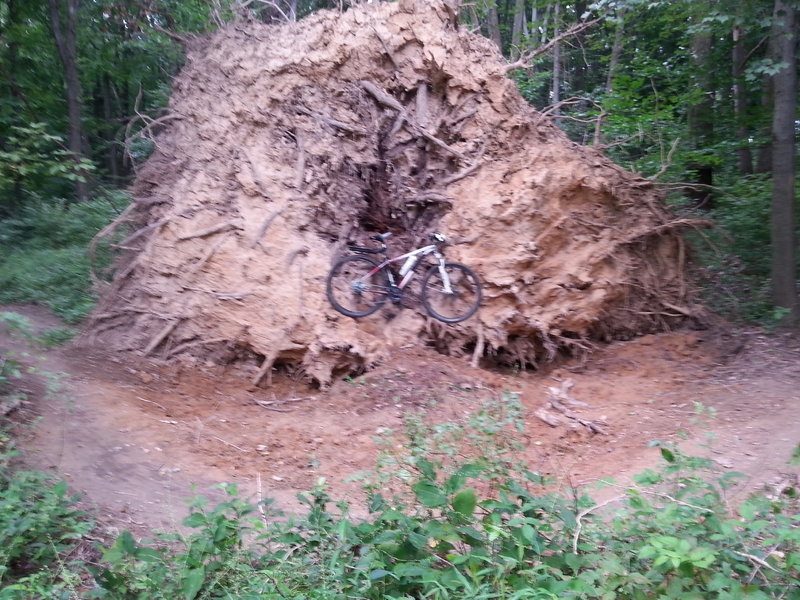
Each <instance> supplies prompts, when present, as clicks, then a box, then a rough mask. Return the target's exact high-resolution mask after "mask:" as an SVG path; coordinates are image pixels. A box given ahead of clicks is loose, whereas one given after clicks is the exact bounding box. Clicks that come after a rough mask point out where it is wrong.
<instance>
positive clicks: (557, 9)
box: [550, 2, 561, 115]
mask: <svg viewBox="0 0 800 600" xmlns="http://www.w3.org/2000/svg"><path fill="white" fill-rule="evenodd" d="M560 18H561V3H560V2H556V3H555V6H554V9H553V25H554V26H555V30H554V31H553V37H554V38H557V37H558V35H559V33H561V30H560V28H561V23H560ZM550 101H551V102H552V103H553V104H558V103H559V102H561V43H560V42H558V43H556V44H555V45H554V46H553V85H552V88H551V92H550ZM560 113H561V111H560V110H559V109H558V108H556V109H555V110H554V111H553V114H556V115H557V114H560Z"/></svg>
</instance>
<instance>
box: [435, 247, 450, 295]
mask: <svg viewBox="0 0 800 600" xmlns="http://www.w3.org/2000/svg"><path fill="white" fill-rule="evenodd" d="M436 258H438V259H439V275H441V276H442V284H443V285H444V293H445V294H452V293H453V287H452V286H451V285H450V276H449V275H448V274H447V269H445V263H444V254H442V253H441V252H436Z"/></svg>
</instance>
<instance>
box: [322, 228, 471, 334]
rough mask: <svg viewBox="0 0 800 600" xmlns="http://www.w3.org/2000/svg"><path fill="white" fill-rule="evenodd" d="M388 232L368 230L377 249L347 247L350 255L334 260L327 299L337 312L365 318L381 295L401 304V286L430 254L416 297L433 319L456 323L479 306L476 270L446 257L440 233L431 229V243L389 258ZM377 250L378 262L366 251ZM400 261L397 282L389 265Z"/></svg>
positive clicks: (380, 301) (380, 302)
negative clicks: (430, 264) (434, 260)
mask: <svg viewBox="0 0 800 600" xmlns="http://www.w3.org/2000/svg"><path fill="white" fill-rule="evenodd" d="M391 235H392V234H391V233H381V234H379V235H373V236H371V237H370V238H369V239H371V240H375V241H376V242H379V243H380V245H381V247H380V248H364V247H361V246H348V248H349V249H350V251H351V252H355V254H354V255H352V256H346V257H345V258H342V259H341V260H339V261H338V262H337V263H336V264H335V265H333V268H332V269H331V271H330V273H329V274H328V281H327V286H326V289H327V295H328V300H329V301H330V303H331V304H332V305H333V307H334V308H335V309H336V310H338V311H339V312H340V313H342V314H344V315H347V316H348V317H354V318H355V317H366V316H367V315H371V314H372V313H374V312H375V311H376V310H378V309H379V308H380V307H381V306H383V304H384V303H385V302H386V300H387V299H388V300H391V301H392V302H393V303H394V304H400V302H401V301H402V299H403V293H404V290H405V289H406V288H407V286H408V283H409V282H410V281H411V279H412V278H413V277H414V275H415V273H416V271H417V269H418V268H419V267H420V266H421V265H422V264H423V262H424V261H423V259H424V258H426V257H428V256H433V257H434V258H435V259H436V264H434V265H433V266H431V267H430V268H429V269H428V271H427V272H426V273H425V276H424V277H423V279H422V293H421V295H420V299H421V300H422V304H423V306H424V307H425V310H426V311H428V314H429V315H430V316H432V317H433V318H434V319H438V320H439V321H443V322H445V323H460V322H461V321H465V320H466V319H469V318H470V317H471V316H472V315H474V314H475V311H477V310H478V305H479V304H480V302H481V284H480V280H479V279H478V276H477V275H476V274H475V272H474V271H473V270H472V269H470V268H469V267H467V266H466V265H462V264H460V263H455V262H446V261H445V257H444V253H443V249H444V246H445V244H446V243H447V239H446V238H445V236H444V235H442V234H441V233H432V234H431V236H430V237H431V241H432V242H433V243H432V244H430V245H428V246H423V247H421V248H417V249H416V250H412V251H411V252H406V253H405V254H401V255H400V256H396V257H394V258H389V250H388V248H387V246H386V243H385V242H386V240H387V239H389V237H391ZM376 254H382V255H383V260H382V262H378V261H376V260H374V259H373V258H371V256H370V255H376ZM400 261H405V262H403V265H402V266H401V267H400V269H399V270H398V271H397V277H398V278H399V283H397V279H395V273H394V272H393V269H392V268H391V266H392V265H394V264H395V263H399V262H400Z"/></svg>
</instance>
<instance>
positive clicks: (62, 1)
mask: <svg viewBox="0 0 800 600" xmlns="http://www.w3.org/2000/svg"><path fill="white" fill-rule="evenodd" d="M48 4H49V6H50V26H51V28H52V30H53V39H54V40H55V44H56V49H57V50H58V57H59V59H60V60H61V66H62V68H63V70H64V86H65V89H66V95H67V119H68V121H69V138H68V147H69V150H70V152H71V153H72V155H73V157H74V159H75V162H76V163H77V162H80V160H81V159H82V158H83V156H84V141H83V128H82V124H81V115H82V113H83V106H82V101H81V81H80V76H79V75H78V49H77V36H78V8H79V5H80V0H48ZM79 174H80V175H81V178H80V180H78V181H76V182H75V192H76V194H77V196H78V200H80V201H84V200H87V199H88V198H89V184H88V182H87V181H86V178H87V174H86V173H85V172H80V171H79Z"/></svg>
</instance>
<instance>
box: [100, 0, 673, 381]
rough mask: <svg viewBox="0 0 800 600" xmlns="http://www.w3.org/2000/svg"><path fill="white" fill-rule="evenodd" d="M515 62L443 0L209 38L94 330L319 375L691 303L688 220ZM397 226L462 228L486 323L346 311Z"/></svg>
mask: <svg viewBox="0 0 800 600" xmlns="http://www.w3.org/2000/svg"><path fill="white" fill-rule="evenodd" d="M505 72H506V69H505V63H504V61H503V59H502V57H501V56H500V55H499V54H498V53H497V51H496V49H495V48H494V46H493V45H492V43H491V42H490V41H488V40H486V39H484V38H481V37H479V36H476V35H473V34H470V33H468V32H467V31H466V30H464V29H462V28H460V27H459V25H458V19H457V15H456V14H455V13H454V12H453V11H452V10H451V9H450V8H449V5H447V4H444V3H439V2H431V3H428V2H412V1H401V2H398V3H377V4H374V5H372V4H369V5H361V6H358V7H355V8H353V9H351V10H349V11H347V12H345V13H343V14H339V13H336V12H320V13H316V14H314V15H313V16H311V17H309V18H307V19H305V20H304V21H301V22H298V23H287V24H284V25H279V26H275V25H273V26H267V25H263V24H259V23H237V24H235V25H232V26H230V27H228V28H227V29H224V30H222V31H219V32H217V33H216V34H214V35H213V36H211V37H210V38H209V39H204V40H202V41H201V42H198V43H197V44H196V45H195V47H194V48H193V49H191V50H190V52H189V54H188V58H187V64H186V66H185V68H184V70H183V72H182V73H181V75H180V77H179V78H178V79H177V81H176V83H175V88H174V92H173V95H172V100H171V105H170V114H169V116H168V117H166V118H164V119H162V121H161V123H163V124H167V125H168V126H167V128H166V129H165V130H164V131H162V132H161V133H160V134H159V136H158V137H157V138H156V140H155V141H156V149H155V152H154V153H153V155H152V156H151V158H150V159H149V160H148V162H147V163H146V164H145V165H144V166H143V167H142V169H141V170H140V171H139V173H138V176H137V180H136V183H135V186H134V196H135V202H134V203H133V205H132V206H131V208H130V209H129V210H128V211H126V213H125V214H124V215H123V217H122V218H121V219H120V220H119V221H118V222H117V223H116V224H115V227H114V228H116V229H117V231H121V230H122V229H124V228H127V229H126V231H127V237H126V239H122V240H118V242H119V243H118V246H120V247H122V248H123V249H124V251H125V254H124V256H123V257H122V260H121V261H120V262H119V264H118V266H117V270H116V273H115V275H114V278H113V281H112V283H111V285H110V286H108V289H106V290H105V293H104V295H103V296H104V301H103V302H102V304H101V307H100V308H99V309H98V311H97V312H96V313H95V315H94V317H93V319H92V322H91V325H90V327H89V331H88V335H89V337H90V338H91V339H93V340H95V341H97V340H100V341H102V343H104V344H106V345H107V346H109V347H114V348H124V349H132V350H137V351H141V352H143V353H144V354H146V355H153V356H161V357H165V358H177V357H193V358H195V359H196V358H199V359H201V360H204V361H211V362H214V363H227V362H233V361H237V360H238V361H239V362H241V364H248V363H249V364H251V365H252V368H253V370H254V374H253V381H254V382H258V381H260V380H261V379H262V378H263V377H264V376H265V375H267V376H268V375H270V374H271V372H272V369H274V368H276V367H278V366H280V365H285V366H288V367H291V368H296V369H302V370H303V371H304V372H305V373H306V374H307V375H308V376H310V377H311V378H313V379H314V380H316V381H317V382H320V383H322V384H326V383H328V382H329V381H330V380H331V378H332V377H333V376H334V375H340V374H343V373H346V372H352V371H356V370H358V369H361V368H364V367H365V366H369V365H370V364H372V363H375V362H377V361H380V360H382V359H384V358H385V357H386V356H387V355H388V353H389V352H390V351H391V349H392V348H393V347H403V346H408V345H412V344H419V343H425V344H429V345H435V346H436V347H437V348H439V349H440V350H441V351H443V352H446V353H448V354H451V355H460V354H464V353H468V352H469V353H474V355H475V356H476V357H477V356H479V355H487V356H495V357H498V358H500V359H501V360H507V361H518V362H519V363H520V364H521V365H525V364H534V365H535V364H536V363H537V362H538V361H541V360H543V359H548V358H552V357H553V356H555V355H556V353H557V352H558V351H559V350H561V349H567V350H572V351H583V350H585V349H586V348H588V347H589V346H590V344H591V340H597V339H611V338H620V337H622V338H625V337H629V336H632V335H636V334H640V333H643V332H648V331H654V330H658V329H663V328H665V327H668V326H670V325H671V324H673V323H674V322H675V321H676V320H678V319H681V318H682V317H684V316H685V313H686V312H688V311H686V309H683V308H681V307H682V306H683V303H684V296H685V294H686V287H685V285H684V282H683V278H682V277H683V275H682V270H683V268H682V267H683V264H682V263H683V260H684V251H683V246H682V242H681V239H680V237H679V235H678V234H677V233H676V231H675V229H676V225H678V224H680V222H676V221H670V218H671V217H670V215H669V214H668V212H667V211H666V210H665V209H664V208H663V205H662V204H661V201H660V198H659V196H658V194H657V193H656V192H655V191H654V190H653V188H652V186H651V184H650V182H649V181H647V180H643V179H641V178H638V177H636V176H634V175H632V174H630V173H628V172H626V171H624V170H623V169H621V168H619V167H617V166H615V165H614V164H612V163H611V162H609V161H608V160H607V159H606V158H604V157H603V156H601V155H600V154H599V153H597V152H595V151H593V150H591V149H587V148H585V147H581V146H579V145H577V144H574V143H572V142H570V141H569V140H568V139H567V138H566V136H565V135H564V134H563V133H562V132H561V131H560V130H559V129H558V128H557V127H555V126H554V125H553V124H552V123H551V122H549V121H548V119H547V118H546V117H545V116H543V115H542V114H540V113H538V112H536V111H535V110H534V109H533V108H531V107H530V106H528V105H527V104H526V102H525V101H524V99H523V98H522V97H521V96H520V94H519V93H518V91H517V89H516V87H515V85H514V83H513V82H512V81H510V80H509V79H508V78H507V77H506V75H505ZM121 225H124V228H120V226H121ZM114 228H110V229H109V231H106V232H103V236H107V235H108V234H109V233H110V232H111V230H112V229H114ZM382 231H392V232H394V233H395V234H396V236H395V237H394V238H393V240H392V243H391V245H392V247H393V248H395V249H397V250H400V249H403V250H405V249H410V248H411V247H413V245H415V244H419V243H421V242H423V241H424V240H425V239H426V237H427V234H428V233H430V232H431V231H441V232H443V233H445V234H446V235H447V236H448V238H450V239H452V240H455V241H458V242H461V243H459V244H457V245H453V246H452V247H450V248H449V249H448V257H449V258H450V259H452V260H456V261H459V262H463V263H465V264H467V265H469V266H471V267H473V268H474V269H475V270H476V271H477V272H478V274H479V275H480V277H481V278H482V281H483V285H484V301H483V304H482V307H481V309H480V311H479V313H478V314H477V316H476V317H473V318H472V319H470V320H468V321H465V322H463V323H460V324H457V325H446V326H445V325H442V324H441V323H438V322H432V321H431V320H430V319H429V318H428V317H427V316H426V315H425V314H424V311H423V310H422V309H421V308H415V307H413V306H412V307H410V308H408V307H407V308H405V309H401V310H399V311H398V310H389V309H383V310H381V311H378V312H377V313H375V314H374V315H372V316H370V317H367V318H364V319H360V320H354V319H351V318H348V317H345V316H343V315H340V314H338V313H337V312H335V311H334V310H333V309H332V308H331V306H330V305H329V304H328V302H327V300H326V298H325V294H324V287H325V285H324V283H325V277H326V274H327V272H328V270H329V269H330V266H331V264H332V261H333V260H334V259H335V258H337V257H338V256H339V255H341V254H342V252H344V251H346V247H345V246H346V243H347V242H348V241H350V242H360V243H364V242H365V241H366V240H365V238H366V235H367V233H374V232H382ZM122 237H124V236H122Z"/></svg>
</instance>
